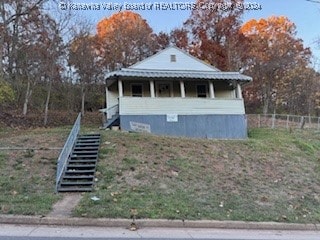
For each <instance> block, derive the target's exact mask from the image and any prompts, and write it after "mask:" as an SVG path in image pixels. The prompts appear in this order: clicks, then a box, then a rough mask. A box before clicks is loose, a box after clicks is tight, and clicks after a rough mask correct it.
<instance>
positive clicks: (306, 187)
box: [74, 129, 320, 223]
mask: <svg viewBox="0 0 320 240" xmlns="http://www.w3.org/2000/svg"><path fill="white" fill-rule="evenodd" d="M249 136H250V138H249V139H248V140H247V141H218V140H199V139H184V138H165V137H156V136H149V135H144V134H129V133H121V132H113V131H106V132H102V140H103V141H102V145H101V151H100V160H99V164H98V172H97V180H98V181H97V184H96V188H95V191H94V192H92V193H87V194H85V196H84V198H83V200H82V201H81V203H80V204H79V206H78V207H77V208H76V209H75V211H74V215H75V216H80V217H81V216H83V217H84V216H87V217H111V218H130V216H131V209H137V216H136V217H137V218H153V219H156V218H164V219H192V220H194V219H215V220H246V221H279V222H299V223H316V222H320V210H319V204H320V187H319V186H320V184H319V183H320V174H319V173H320V171H319V170H320V169H319V165H320V160H319V156H320V147H319V146H320V145H319V144H320V134H319V133H316V132H311V131H293V132H292V133H290V132H289V131H286V130H280V129H275V130H271V129H253V130H251V131H250V133H249ZM93 196H97V197H99V198H100V200H98V201H93V200H92V199H91V197H93Z"/></svg>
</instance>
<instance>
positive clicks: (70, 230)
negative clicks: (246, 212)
mask: <svg viewBox="0 0 320 240" xmlns="http://www.w3.org/2000/svg"><path fill="white" fill-rule="evenodd" d="M75 239H80V240H81V239H87V240H126V239H130V240H134V239H146V240H147V239H152V240H160V239H161V240H189V239H198V240H200V239H212V240H319V239H320V231H270V230H268V231H262V230H227V229H199V228H195V229H190V228H180V229H174V228H145V229H139V230H138V231H129V230H127V229H123V228H101V227H61V226H30V225H25V226H19V225H6V224H0V240H75Z"/></svg>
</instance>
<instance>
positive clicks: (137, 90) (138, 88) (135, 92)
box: [131, 84, 142, 97]
mask: <svg viewBox="0 0 320 240" xmlns="http://www.w3.org/2000/svg"><path fill="white" fill-rule="evenodd" d="M131 93H132V97H142V84H132V85H131Z"/></svg>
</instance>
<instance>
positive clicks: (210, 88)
mask: <svg viewBox="0 0 320 240" xmlns="http://www.w3.org/2000/svg"><path fill="white" fill-rule="evenodd" d="M209 93H210V98H215V96H214V86H213V82H212V81H209Z"/></svg>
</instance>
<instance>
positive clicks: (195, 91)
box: [104, 47, 252, 139]
mask: <svg viewBox="0 0 320 240" xmlns="http://www.w3.org/2000/svg"><path fill="white" fill-rule="evenodd" d="M250 81H252V78H251V77H249V76H246V75H243V74H240V73H238V72H222V71H220V70H219V69H217V68H215V67H213V66H211V65H209V64H207V63H205V62H203V61H201V60H199V59H197V58H195V57H193V56H191V55H189V54H188V53H186V52H184V51H182V50H181V49H179V48H177V47H169V48H166V49H164V50H162V51H160V52H158V53H157V54H155V55H153V56H151V57H149V58H147V59H145V60H143V61H141V62H138V63H136V64H134V65H132V66H130V67H128V68H122V69H121V70H118V71H114V72H110V73H108V74H107V76H106V102H107V108H106V109H104V112H105V114H106V118H107V121H106V123H105V127H110V126H112V125H114V124H119V126H120V128H121V130H124V131H142V132H150V133H153V134H158V135H171V136H185V137H196V138H220V139H244V138H246V137H247V121H246V115H245V108H244V102H243V98H242V93H241V86H242V85H244V84H246V83H248V82H250Z"/></svg>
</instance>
